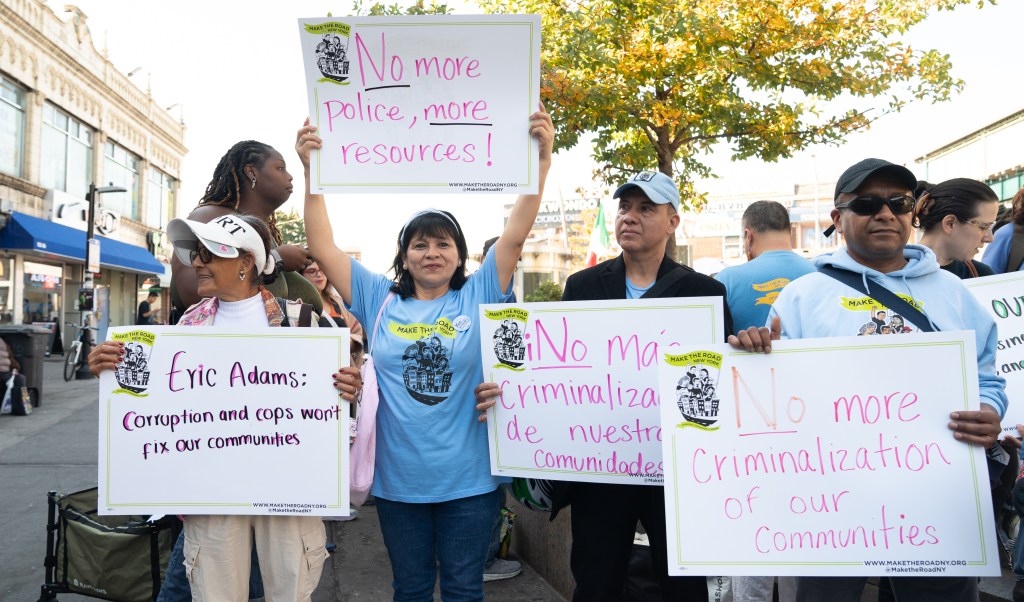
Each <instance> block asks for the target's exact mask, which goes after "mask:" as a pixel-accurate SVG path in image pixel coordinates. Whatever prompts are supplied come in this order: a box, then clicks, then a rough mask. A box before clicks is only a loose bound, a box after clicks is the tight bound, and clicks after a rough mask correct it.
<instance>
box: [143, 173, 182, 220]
mask: <svg viewBox="0 0 1024 602" xmlns="http://www.w3.org/2000/svg"><path fill="white" fill-rule="evenodd" d="M175 185H176V182H175V181H174V178H172V177H171V176H169V175H167V174H165V173H164V172H162V171H160V170H159V169H154V168H150V169H149V177H148V178H147V181H146V225H147V226H149V227H150V228H157V229H160V230H162V229H163V227H164V226H166V225H167V222H169V221H171V220H172V219H173V218H174V189H175Z"/></svg>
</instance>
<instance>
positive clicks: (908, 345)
mask: <svg viewBox="0 0 1024 602" xmlns="http://www.w3.org/2000/svg"><path fill="white" fill-rule="evenodd" d="M891 341H892V339H891V338H890V339H886V341H885V343H879V341H878V339H877V338H876V337H836V338H828V339H805V340H797V341H777V342H775V343H774V344H773V345H772V352H771V353H770V354H749V353H743V352H739V351H735V350H733V349H731V348H730V347H728V346H727V345H718V346H713V347H692V348H688V349H686V350H684V351H682V352H680V353H678V354H672V355H668V354H665V355H662V357H661V358H659V360H660V362H659V366H658V369H659V387H660V391H661V397H662V399H664V400H665V403H664V404H662V407H661V414H662V426H663V428H664V429H665V438H664V443H663V445H664V453H665V506H666V509H667V511H666V526H667V530H668V533H667V540H668V549H669V557H668V566H669V573H670V574H673V575H848V576H853V575H860V576H863V575H886V576H904V577H906V576H964V575H972V576H975V575H977V576H981V575H999V574H1000V569H999V557H998V554H997V553H996V541H995V528H994V523H993V518H992V498H991V494H990V492H989V483H988V470H987V464H986V460H985V452H984V450H983V449H982V448H981V447H979V446H973V445H968V444H966V443H962V442H960V441H957V440H956V439H954V438H953V434H952V431H950V430H949V428H948V424H949V413H950V412H952V411H955V410H973V409H977V408H978V406H979V401H978V375H977V357H976V355H975V346H974V334H973V333H971V332H942V333H922V334H905V335H903V336H901V337H899V341H898V342H891ZM922 368H926V370H925V372H926V373H927V375H928V377H927V378H921V374H922V370H921V369H922ZM691 418H696V420H693V419H691Z"/></svg>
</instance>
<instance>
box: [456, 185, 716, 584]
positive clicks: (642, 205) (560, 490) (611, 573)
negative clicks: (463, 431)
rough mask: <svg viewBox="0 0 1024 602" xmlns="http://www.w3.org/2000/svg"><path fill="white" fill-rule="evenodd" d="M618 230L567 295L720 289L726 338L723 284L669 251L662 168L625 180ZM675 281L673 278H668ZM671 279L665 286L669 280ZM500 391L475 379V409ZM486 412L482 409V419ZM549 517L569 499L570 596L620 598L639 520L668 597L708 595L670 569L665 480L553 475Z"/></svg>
mask: <svg viewBox="0 0 1024 602" xmlns="http://www.w3.org/2000/svg"><path fill="white" fill-rule="evenodd" d="M613 196H614V198H616V199H619V204H618V208H617V210H616V214H615V238H616V240H617V241H618V243H619V246H620V247H622V254H621V255H619V256H618V257H616V258H615V259H611V260H609V261H605V262H603V263H599V264H597V265H596V266H594V267H591V268H587V269H585V270H583V271H581V272H577V273H575V274H573V275H572V276H569V278H568V280H567V281H566V283H565V292H564V293H563V294H562V300H563V301H596V300H603V299H639V298H640V297H641V296H643V295H644V293H646V292H647V291H649V290H651V289H652V288H654V287H656V286H658V284H657V283H658V281H662V285H661V286H658V290H656V291H654V292H653V293H654V294H652V295H651V296H652V297H658V298H661V297H721V298H722V307H723V310H724V312H725V314H724V315H725V319H724V320H723V333H722V334H723V340H725V339H724V337H725V336H728V335H729V333H731V332H732V318H731V317H730V315H729V308H728V306H727V305H726V297H725V286H723V285H722V284H721V283H720V282H718V281H716V280H714V279H712V278H710V277H708V276H705V275H703V274H698V273H697V272H694V271H693V270H692V269H690V268H688V267H686V266H683V265H680V264H678V263H676V262H675V261H673V260H672V259H671V258H669V257H668V256H666V254H665V245H666V243H667V242H668V239H669V237H670V236H675V230H676V228H677V227H678V226H679V189H678V188H677V187H676V185H675V182H673V181H672V178H670V177H668V176H666V175H665V174H663V173H658V172H651V171H644V172H641V173H639V174H637V175H635V176H633V177H632V178H631V179H630V180H629V181H628V182H626V183H625V184H623V185H622V186H620V187H619V188H618V189H617V190H616V191H615V194H614V195H613ZM669 282H671V283H670V284H668V283H669ZM665 284H668V286H664V285H665ZM500 394H501V389H500V388H499V387H498V385H497V384H495V383H484V384H482V385H480V386H479V387H477V389H476V395H477V401H479V402H480V403H479V404H478V405H477V409H478V410H481V411H486V410H487V409H488V408H490V407H493V406H494V399H495V398H496V397H497V396H498V395H500ZM484 419H486V417H485V416H481V420H484ZM552 484H553V485H554V491H553V493H552V498H553V500H552V512H551V519H552V520H554V518H555V515H557V514H558V511H559V510H560V509H562V508H564V507H566V506H568V505H570V504H572V557H571V559H570V565H571V568H572V574H573V577H574V578H575V580H576V589H575V590H574V591H573V602H619V601H620V600H622V599H623V590H624V588H625V583H626V573H627V568H628V565H629V559H630V554H631V553H632V550H633V539H634V534H635V532H636V524H637V521H639V522H641V523H642V524H643V526H644V529H645V530H646V532H647V537H648V540H649V541H650V544H651V557H652V558H653V563H654V567H653V568H654V574H655V576H656V578H657V579H658V580H659V582H660V586H661V599H662V600H665V601H666V602H668V601H670V600H671V601H672V602H705V601H706V600H707V599H708V591H707V580H706V578H705V577H669V576H668V560H667V559H668V553H667V551H666V543H665V494H664V488H663V487H661V486H650V485H613V484H605V483H577V482H567V481H553V482H552Z"/></svg>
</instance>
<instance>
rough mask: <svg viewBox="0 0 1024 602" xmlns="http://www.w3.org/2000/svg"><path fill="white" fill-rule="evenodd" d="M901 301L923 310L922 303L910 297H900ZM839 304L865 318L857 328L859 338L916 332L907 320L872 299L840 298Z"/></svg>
mask: <svg viewBox="0 0 1024 602" xmlns="http://www.w3.org/2000/svg"><path fill="white" fill-rule="evenodd" d="M899 297H900V298H901V299H903V300H904V301H906V302H907V303H909V304H911V305H912V306H914V307H915V308H916V309H918V310H921V308H922V304H921V302H919V301H917V300H915V299H914V298H913V297H911V296H909V295H899ZM839 304H840V305H841V306H842V307H843V309H845V310H847V311H852V312H855V313H858V314H861V315H862V316H863V321H862V322H861V324H860V326H859V327H858V328H857V332H856V335H857V336H868V335H873V334H903V333H906V332H914V331H915V330H916V329H915V328H913V324H910V323H909V322H907V320H906V318H904V317H903V316H901V315H900V314H898V313H896V312H894V311H892V310H890V309H889V308H887V307H885V306H884V305H880V304H879V303H878V301H875V300H874V299H872V298H871V297H855V298H850V297H840V298H839Z"/></svg>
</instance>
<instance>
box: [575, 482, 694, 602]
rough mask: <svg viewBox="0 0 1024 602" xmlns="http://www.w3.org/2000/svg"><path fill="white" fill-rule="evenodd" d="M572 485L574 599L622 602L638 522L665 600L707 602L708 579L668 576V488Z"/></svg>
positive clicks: (589, 601)
mask: <svg viewBox="0 0 1024 602" xmlns="http://www.w3.org/2000/svg"><path fill="white" fill-rule="evenodd" d="M571 487H572V489H571V494H570V503H571V507H572V556H571V559H570V566H571V568H572V575H573V577H574V578H575V579H576V589H575V590H574V591H573V597H572V599H573V602H618V601H619V600H620V599H621V598H622V593H623V589H624V587H625V583H626V571H627V568H628V567H629V558H630V554H631V553H632V551H633V539H634V534H635V533H636V524H637V521H639V522H640V523H641V524H643V526H644V529H645V530H646V531H647V537H648V539H649V540H650V543H651V559H652V563H653V564H654V574H655V575H656V576H657V579H658V581H659V582H660V585H661V598H662V600H665V601H666V602H669V601H672V602H706V601H707V599H708V587H707V579H706V578H704V577H669V575H668V552H667V549H666V543H665V493H664V489H663V488H662V487H651V486H644V485H608V484H604V483H573V484H572V486H571Z"/></svg>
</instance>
